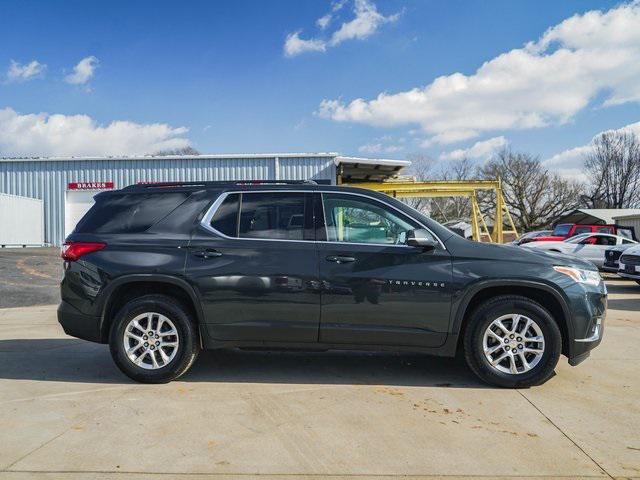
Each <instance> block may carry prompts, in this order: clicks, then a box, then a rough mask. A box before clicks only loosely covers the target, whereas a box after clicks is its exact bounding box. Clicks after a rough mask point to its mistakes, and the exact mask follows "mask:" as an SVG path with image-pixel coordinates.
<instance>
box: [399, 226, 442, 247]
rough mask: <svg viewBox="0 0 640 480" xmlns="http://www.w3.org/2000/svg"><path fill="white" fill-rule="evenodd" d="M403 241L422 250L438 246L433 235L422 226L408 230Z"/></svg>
mask: <svg viewBox="0 0 640 480" xmlns="http://www.w3.org/2000/svg"><path fill="white" fill-rule="evenodd" d="M405 243H406V244H407V245H409V246H410V247H420V248H423V249H424V250H433V249H435V248H436V247H437V246H438V242H436V241H435V240H434V239H433V236H432V235H431V234H430V233H429V232H428V231H427V230H424V229H422V228H417V229H415V230H409V231H408V232H407V239H406V241H405Z"/></svg>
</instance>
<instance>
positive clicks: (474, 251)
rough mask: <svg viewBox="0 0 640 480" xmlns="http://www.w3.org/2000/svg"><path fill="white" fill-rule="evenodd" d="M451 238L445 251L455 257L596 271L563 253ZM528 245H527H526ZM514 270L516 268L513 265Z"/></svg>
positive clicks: (581, 261)
mask: <svg viewBox="0 0 640 480" xmlns="http://www.w3.org/2000/svg"><path fill="white" fill-rule="evenodd" d="M455 237H456V236H454V237H451V238H450V239H449V240H448V241H447V242H446V243H447V249H449V250H450V252H451V253H452V255H453V256H454V257H455V256H471V257H476V258H481V259H485V260H496V261H510V262H513V263H514V264H515V263H518V262H522V263H537V264H543V265H550V266H553V265H564V266H567V267H575V268H581V269H584V270H597V268H596V267H595V265H594V264H593V263H591V262H589V261H587V260H582V259H581V258H578V257H574V256H573V255H567V254H564V253H556V252H548V251H547V250H542V249H536V248H523V246H520V247H518V246H515V245H509V244H504V245H498V244H495V243H481V242H474V241H471V240H465V239H464V238H462V237H457V238H455ZM527 245H528V244H527ZM514 268H517V267H516V266H515V265H514Z"/></svg>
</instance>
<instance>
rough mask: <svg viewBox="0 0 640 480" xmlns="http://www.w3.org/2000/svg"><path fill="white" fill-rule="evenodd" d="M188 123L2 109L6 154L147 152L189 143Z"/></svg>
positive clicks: (0, 131) (0, 140)
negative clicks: (97, 118) (102, 122)
mask: <svg viewBox="0 0 640 480" xmlns="http://www.w3.org/2000/svg"><path fill="white" fill-rule="evenodd" d="M187 131H188V130H187V129H186V128H184V127H179V128H173V127H170V126H169V125H167V124H163V123H153V124H140V123H134V122H129V121H114V122H111V123H109V124H108V125H100V124H98V123H97V122H96V121H95V120H93V119H92V118H91V117H89V116H87V115H61V114H51V115H50V114H48V113H38V114H26V115H21V114H19V113H18V112H16V111H15V110H13V109H11V108H4V109H0V154H1V155H5V156H81V155H144V154H150V153H154V152H157V151H159V150H170V149H179V148H184V147H187V146H189V144H190V142H189V140H188V139H186V138H184V137H183V135H184V134H186V133H187Z"/></svg>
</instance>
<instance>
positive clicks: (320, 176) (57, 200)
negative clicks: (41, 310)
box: [0, 153, 410, 245]
mask: <svg viewBox="0 0 640 480" xmlns="http://www.w3.org/2000/svg"><path fill="white" fill-rule="evenodd" d="M409 164H410V162H406V161H402V160H379V159H364V158H356V157H343V156H340V155H338V154H337V153H283V154H277V153H276V154H240V155H184V156H162V157H160V156H144V157H82V158H79V157H71V158H69V157H67V158H57V157H47V158H1V159H0V193H7V194H11V195H20V196H23V197H31V198H37V199H41V200H43V202H44V242H45V243H48V244H52V245H60V244H62V242H63V241H64V238H65V237H66V235H68V234H69V233H70V232H71V230H72V229H73V228H74V226H75V224H76V222H77V221H78V220H79V219H80V218H81V216H82V215H83V214H84V213H85V212H86V211H87V210H88V209H89V208H90V206H91V205H92V204H93V196H94V195H95V194H96V193H97V192H99V191H102V190H108V189H114V188H116V189H117V188H123V187H126V186H127V185H132V184H135V183H139V182H173V181H205V180H310V179H312V180H319V181H325V182H328V183H331V184H335V183H342V182H345V183H346V182H353V181H366V180H369V181H380V180H383V179H385V178H388V177H390V176H394V175H396V174H397V173H399V172H400V171H401V170H402V169H403V168H404V167H406V166H407V165H409ZM0 228H1V227H0Z"/></svg>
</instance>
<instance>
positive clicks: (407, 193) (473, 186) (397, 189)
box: [351, 179, 519, 243]
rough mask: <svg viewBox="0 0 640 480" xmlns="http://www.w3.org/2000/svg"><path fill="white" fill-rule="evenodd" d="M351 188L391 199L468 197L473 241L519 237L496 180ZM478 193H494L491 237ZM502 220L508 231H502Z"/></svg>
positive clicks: (363, 185)
mask: <svg viewBox="0 0 640 480" xmlns="http://www.w3.org/2000/svg"><path fill="white" fill-rule="evenodd" d="M351 185H352V186H354V187H360V188H368V189H370V190H375V191H376V192H381V193H386V194H387V195H390V196H392V197H395V198H435V197H468V198H469V200H470V202H471V230H472V237H473V239H474V240H476V241H481V240H482V237H487V238H488V239H489V242H496V243H503V242H504V234H505V233H512V234H514V235H515V236H516V238H518V236H519V235H518V231H517V230H516V226H515V224H514V223H513V218H512V217H511V213H510V212H509V209H508V208H507V205H506V204H505V202H504V196H503V195H502V182H501V181H500V179H497V180H470V181H466V180H446V181H434V182H411V181H398V182H394V181H389V182H366V183H353V184H351ZM478 190H493V191H494V192H495V196H496V210H495V215H494V227H493V235H492V234H491V233H489V228H488V227H487V222H486V221H485V219H484V216H483V215H482V212H481V211H480V205H479V204H478V195H477V192H478ZM505 217H506V220H507V222H508V224H509V227H510V228H511V230H505V229H504V220H505Z"/></svg>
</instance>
